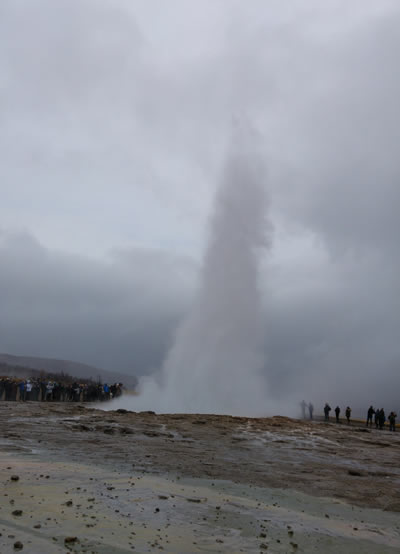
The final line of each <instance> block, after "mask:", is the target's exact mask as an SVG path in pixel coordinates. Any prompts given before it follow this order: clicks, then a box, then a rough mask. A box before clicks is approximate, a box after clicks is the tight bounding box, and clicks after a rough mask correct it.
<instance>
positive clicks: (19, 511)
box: [12, 510, 22, 517]
mask: <svg viewBox="0 0 400 554" xmlns="http://www.w3.org/2000/svg"><path fill="white" fill-rule="evenodd" d="M12 515H13V516H18V517H19V516H22V510H14V511H13V512H12Z"/></svg>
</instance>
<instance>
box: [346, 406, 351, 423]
mask: <svg viewBox="0 0 400 554" xmlns="http://www.w3.org/2000/svg"><path fill="white" fill-rule="evenodd" d="M345 414H346V419H347V424H348V425H350V417H351V408H350V406H347V408H346V412H345Z"/></svg>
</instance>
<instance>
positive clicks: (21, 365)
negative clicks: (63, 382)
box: [0, 354, 137, 387]
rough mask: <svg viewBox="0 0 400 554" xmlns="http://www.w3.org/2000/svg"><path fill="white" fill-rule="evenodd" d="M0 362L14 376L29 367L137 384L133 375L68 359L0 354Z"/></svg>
mask: <svg viewBox="0 0 400 554" xmlns="http://www.w3.org/2000/svg"><path fill="white" fill-rule="evenodd" d="M0 364H1V365H2V366H3V367H4V366H7V367H8V368H9V370H10V375H16V376H23V375H25V374H26V373H29V369H34V370H39V371H46V372H47V373H66V374H68V375H71V376H73V377H77V378H79V377H81V378H84V379H90V378H91V379H93V380H95V381H97V379H100V380H101V381H102V382H103V383H123V384H124V385H125V386H127V387H134V386H135V385H136V384H137V378H136V377H135V376H134V375H126V374H124V373H117V372H114V371H110V370H107V369H101V368H98V367H94V366H90V365H87V364H81V363H79V362H72V361H70V360H56V359H53V358H38V357H35V356H13V355H11V354H0ZM3 371H4V369H3Z"/></svg>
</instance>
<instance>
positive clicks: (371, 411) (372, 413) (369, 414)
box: [367, 406, 375, 427]
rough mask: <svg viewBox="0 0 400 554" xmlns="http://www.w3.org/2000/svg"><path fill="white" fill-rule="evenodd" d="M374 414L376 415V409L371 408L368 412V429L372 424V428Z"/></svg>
mask: <svg viewBox="0 0 400 554" xmlns="http://www.w3.org/2000/svg"><path fill="white" fill-rule="evenodd" d="M374 413H375V410H374V407H373V406H370V407H369V408H368V412H367V427H368V424H370V427H372V416H373V415H374Z"/></svg>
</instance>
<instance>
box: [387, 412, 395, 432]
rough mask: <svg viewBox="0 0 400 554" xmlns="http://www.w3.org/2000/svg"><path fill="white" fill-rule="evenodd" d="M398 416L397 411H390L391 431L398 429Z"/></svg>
mask: <svg viewBox="0 0 400 554" xmlns="http://www.w3.org/2000/svg"><path fill="white" fill-rule="evenodd" d="M396 417H397V414H396V413H395V412H390V415H389V417H388V419H389V431H396Z"/></svg>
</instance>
